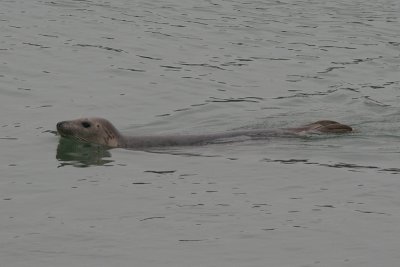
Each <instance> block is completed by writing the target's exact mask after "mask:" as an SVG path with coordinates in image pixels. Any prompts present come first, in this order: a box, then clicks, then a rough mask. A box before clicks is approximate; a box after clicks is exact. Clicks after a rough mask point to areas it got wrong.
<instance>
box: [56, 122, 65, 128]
mask: <svg viewBox="0 0 400 267" xmlns="http://www.w3.org/2000/svg"><path fill="white" fill-rule="evenodd" d="M64 123H65V121H60V122H57V129H60V128H62V127H63V124H64Z"/></svg>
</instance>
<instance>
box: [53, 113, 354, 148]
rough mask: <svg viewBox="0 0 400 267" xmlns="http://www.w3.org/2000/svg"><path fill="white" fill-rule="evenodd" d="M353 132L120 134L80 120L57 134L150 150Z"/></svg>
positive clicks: (332, 126)
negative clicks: (310, 134)
mask: <svg viewBox="0 0 400 267" xmlns="http://www.w3.org/2000/svg"><path fill="white" fill-rule="evenodd" d="M352 130H353V129H352V128H351V127H350V126H348V125H345V124H341V123H339V122H336V121H331V120H320V121H316V122H313V123H310V124H306V125H304V126H301V127H297V128H285V129H278V130H269V129H254V130H235V131H226V132H220V133H211V134H199V135H195V134H188V135H183V134H182V135H180V134H174V135H148V136H127V135H122V134H121V133H120V132H119V131H118V130H117V129H116V128H115V127H114V125H113V124H112V123H111V122H109V121H108V120H106V119H103V118H80V119H76V120H70V121H61V122H58V123H57V131H58V133H59V134H60V135H61V136H62V137H67V138H72V139H77V140H79V141H82V142H87V143H94V144H99V145H103V146H107V147H110V148H116V147H120V148H128V149H143V148H149V147H165V146H190V145H201V144H207V143H213V142H218V141H219V140H227V139H232V138H233V139H232V140H234V138H240V137H245V138H246V137H247V138H251V139H266V138H268V137H273V136H278V137H281V136H282V137H284V136H301V135H302V134H307V133H333V134H341V133H348V132H351V131H352Z"/></svg>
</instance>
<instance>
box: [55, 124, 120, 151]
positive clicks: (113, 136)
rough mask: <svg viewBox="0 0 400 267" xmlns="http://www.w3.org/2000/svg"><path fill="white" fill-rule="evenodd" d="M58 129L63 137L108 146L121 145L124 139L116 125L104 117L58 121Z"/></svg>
mask: <svg viewBox="0 0 400 267" xmlns="http://www.w3.org/2000/svg"><path fill="white" fill-rule="evenodd" d="M57 131H58V133H59V134H60V135H61V136H62V137H67V138H72V139H76V140H79V141H82V142H88V143H94V144H99V145H104V146H107V147H119V146H120V143H121V140H122V139H123V138H122V135H121V134H120V133H119V131H118V130H117V129H116V128H115V127H114V125H112V124H111V122H109V121H108V120H106V119H103V118H81V119H76V120H70V121H61V122H59V123H57Z"/></svg>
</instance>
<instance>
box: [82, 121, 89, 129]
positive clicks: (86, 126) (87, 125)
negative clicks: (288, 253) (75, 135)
mask: <svg viewBox="0 0 400 267" xmlns="http://www.w3.org/2000/svg"><path fill="white" fill-rule="evenodd" d="M82 126H83V127H84V128H89V127H90V122H87V121H83V122H82Z"/></svg>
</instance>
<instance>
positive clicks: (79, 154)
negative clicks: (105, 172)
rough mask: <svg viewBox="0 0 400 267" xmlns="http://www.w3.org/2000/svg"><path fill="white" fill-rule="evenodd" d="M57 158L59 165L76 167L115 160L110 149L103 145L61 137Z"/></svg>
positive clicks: (98, 164)
mask: <svg viewBox="0 0 400 267" xmlns="http://www.w3.org/2000/svg"><path fill="white" fill-rule="evenodd" d="M56 158H57V160H58V161H60V165H59V167H64V166H66V165H72V166H74V167H89V166H92V165H97V166H101V165H105V164H107V163H110V162H113V160H111V159H108V158H111V153H110V151H109V150H108V149H107V148H106V147H103V146H99V145H94V144H89V143H82V142H78V141H76V140H71V139H67V138H60V141H59V143H58V147H57V155H56Z"/></svg>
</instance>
